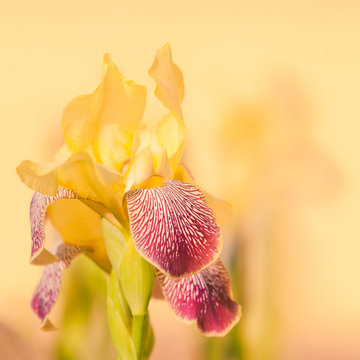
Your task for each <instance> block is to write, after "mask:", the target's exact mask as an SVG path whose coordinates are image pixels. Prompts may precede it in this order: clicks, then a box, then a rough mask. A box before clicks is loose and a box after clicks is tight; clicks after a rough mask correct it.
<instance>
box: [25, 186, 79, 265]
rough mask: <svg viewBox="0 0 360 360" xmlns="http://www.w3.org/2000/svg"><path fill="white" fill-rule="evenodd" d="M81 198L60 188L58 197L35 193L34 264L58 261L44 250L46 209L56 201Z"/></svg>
mask: <svg viewBox="0 0 360 360" xmlns="http://www.w3.org/2000/svg"><path fill="white" fill-rule="evenodd" d="M78 198H79V196H78V195H77V194H75V193H74V192H73V191H71V190H68V189H64V188H62V187H59V189H58V192H57V193H56V195H44V194H41V193H39V192H35V193H34V196H33V198H32V200H31V204H30V223H31V239H32V246H31V259H30V262H31V263H32V264H35V265H38V264H41V265H45V264H49V263H53V262H55V261H56V260H57V257H56V256H55V255H52V254H51V253H50V252H48V251H47V250H45V249H44V247H43V246H44V242H45V222H46V209H47V207H48V206H49V205H50V204H51V203H53V202H54V201H57V200H60V199H78Z"/></svg>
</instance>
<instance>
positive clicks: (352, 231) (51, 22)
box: [0, 0, 360, 360]
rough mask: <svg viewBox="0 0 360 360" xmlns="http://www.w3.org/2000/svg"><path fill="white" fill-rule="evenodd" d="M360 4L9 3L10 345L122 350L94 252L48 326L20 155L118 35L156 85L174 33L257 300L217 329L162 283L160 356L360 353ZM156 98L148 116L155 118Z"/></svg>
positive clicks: (195, 152)
mask: <svg viewBox="0 0 360 360" xmlns="http://www.w3.org/2000/svg"><path fill="white" fill-rule="evenodd" d="M359 11H360V5H359V4H357V3H356V2H354V1H343V2H341V3H340V2H330V3H329V2H324V1H320V0H316V1H311V2H310V1H302V2H300V1H295V2H287V1H280V0H277V1H272V2H267V1H264V0H259V1H247V0H245V1H230V0H228V1H222V2H220V1H212V2H209V1H202V0H200V1H197V2H195V3H194V2H191V1H182V2H181V3H174V2H167V1H160V0H156V1H152V2H148V1H143V0H142V1H134V2H123V1H110V0H109V1H107V0H105V1H101V2H100V1H98V0H93V1H85V0H78V1H75V2H74V1H71V2H70V1H68V0H64V1H52V2H46V1H41V0H34V1H31V2H28V1H25V0H15V1H12V2H10V1H9V2H6V3H3V4H2V6H1V12H0V34H1V37H2V41H1V43H2V54H3V56H2V58H1V60H0V62H1V66H0V75H1V79H2V86H1V87H0V99H1V100H0V105H1V106H0V115H1V119H2V123H1V124H2V131H1V141H0V147H1V149H0V150H1V154H2V161H3V166H4V167H3V171H2V178H1V184H2V189H3V194H2V200H3V202H2V203H3V206H2V210H1V219H2V238H3V240H2V247H1V252H0V272H1V277H0V359H1V360H2V359H6V360H8V359H11V360H13V359H24V358H25V359H56V358H59V359H69V358H71V357H70V355H69V347H70V348H72V351H73V352H72V356H74V358H76V359H90V357H89V356H90V355H89V354H91V356H93V358H94V359H97V358H99V356H97V355H96V354H102V357H104V358H109V359H111V358H112V356H113V355H114V353H113V349H112V348H111V346H110V344H109V343H108V341H109V339H108V336H107V333H106V331H107V330H106V323H104V321H105V318H106V317H105V306H104V305H103V303H104V298H98V297H96V295H95V294H98V293H101V292H102V291H99V290H98V288H101V287H104V286H105V280H104V279H103V278H102V275H101V273H98V271H97V269H96V268H93V267H92V266H93V265H91V264H89V262H88V261H87V260H86V259H81V258H79V259H78V260H75V261H74V265H75V267H74V269H72V268H73V267H72V268H71V269H68V270H67V271H66V272H67V274H66V276H68V277H69V278H70V279H71V281H66V282H67V283H68V284H69V286H68V289H67V291H66V292H64V294H63V296H62V299H61V304H59V305H60V306H59V307H58V308H59V309H58V311H59V312H61V315H62V316H63V314H65V318H64V320H63V322H62V321H60V318H61V317H62V316H61V317H60V316H59V320H58V321H57V322H56V319H54V322H55V323H56V324H57V325H58V327H59V328H61V329H62V331H61V332H55V333H43V332H41V331H39V329H38V322H37V321H36V319H35V318H34V317H33V315H32V314H31V311H30V308H29V301H30V299H31V296H32V291H33V289H34V288H35V286H36V284H37V282H38V280H39V278H40V275H41V268H37V267H33V266H30V265H29V264H28V259H29V253H30V225H29V221H28V220H27V219H28V204H29V202H30V199H31V196H32V192H31V191H29V190H28V189H27V188H25V187H24V186H23V185H22V184H21V183H20V181H19V180H18V178H17V176H16V173H15V167H16V165H17V164H18V163H19V162H20V161H21V160H22V159H23V158H29V159H38V160H39V161H40V160H44V161H45V160H49V159H51V158H52V157H53V155H54V152H55V151H56V149H57V148H58V146H59V145H60V143H61V132H60V125H59V124H60V118H61V112H62V109H63V107H64V105H65V104H66V103H67V102H68V101H69V100H70V99H72V98H73V97H74V96H75V95H77V94H80V93H88V92H89V89H93V88H94V87H95V86H96V84H97V83H98V81H99V76H98V69H99V66H100V64H101V61H102V56H103V54H104V53H105V52H109V53H111V54H112V57H113V58H114V59H116V62H117V64H118V65H119V68H120V70H121V71H122V72H123V73H124V74H126V75H127V76H128V77H129V78H131V79H134V80H135V81H136V82H138V83H140V84H144V85H146V86H147V87H148V88H149V89H153V88H154V86H153V83H152V81H151V79H150V78H149V77H145V76H144V73H145V71H146V69H147V68H148V64H150V63H151V61H152V58H153V54H154V50H155V49H158V48H159V47H160V46H161V45H162V44H163V43H165V42H166V41H169V42H171V44H172V49H173V54H174V58H176V62H177V64H178V65H179V66H180V67H181V69H182V71H183V73H184V79H185V100H184V108H183V110H184V118H185V122H186V126H187V129H188V131H187V137H188V139H187V144H186V163H187V164H188V165H189V167H190V168H191V170H192V172H193V175H194V177H195V179H196V182H197V184H198V185H199V186H200V187H203V188H206V189H207V190H208V191H209V192H210V193H212V194H214V195H216V196H217V197H219V198H224V199H226V200H228V201H229V202H230V203H232V205H233V213H232V217H231V220H230V221H229V222H228V223H227V225H226V228H225V241H224V254H223V260H224V262H225V263H226V266H227V267H228V269H230V268H231V269H232V271H231V274H230V275H231V278H232V284H233V286H234V288H235V289H234V292H235V298H236V299H237V300H239V302H240V303H241V304H242V307H243V314H244V315H243V318H242V320H241V321H240V323H239V324H238V325H237V326H236V327H235V328H234V330H233V331H232V332H231V333H230V335H229V336H228V337H226V338H223V339H204V338H202V337H201V336H200V335H198V334H197V333H196V330H195V329H193V328H192V327H189V326H187V325H185V324H180V323H178V321H177V320H176V319H175V317H174V316H173V315H172V313H171V311H170V309H169V308H168V305H167V304H166V303H165V302H163V301H162V300H154V299H153V300H152V301H151V304H150V311H151V313H150V315H151V316H152V318H153V319H154V321H153V325H154V331H155V334H156V337H157V340H156V345H155V348H154V353H153V358H154V359H159V360H162V359H169V358H171V359H173V360H176V359H189V360H198V359H244V360H245V359H249V360H268V359H269V360H271V359H276V360H298V359H299V360H300V359H309V360H315V359H316V360H317V359H326V360H332V359H334V360H335V359H345V360H355V359H359V358H360V346H359V344H358V334H359V329H360V307H359V303H360V289H359V285H358V274H359V271H360V263H359V260H358V259H359V252H360V245H359V241H358V239H359V235H360V230H359V227H358V226H357V223H358V221H357V217H358V213H359V210H358V208H359V205H358V204H359V200H360V199H359V197H360V186H359V184H360V169H359V166H358V159H359V158H360V146H359V145H358V132H359V124H358V119H359V115H360V110H359V107H358V94H359V93H360V91H359V90H360V89H359V87H360V85H359V84H360V72H359V70H358V64H359V63H360V45H359V43H358V41H357V35H358V34H359V31H360V25H359V22H358V16H359ZM89 74H90V76H89ZM150 98H151V97H150V96H149V97H148V99H149V100H148V101H149V104H148V106H147V110H146V113H145V116H149V117H154V118H159V116H160V115H161V111H162V109H161V106H160V105H159V104H157V103H156V101H154V102H151V100H150ZM44 139H47V140H44ZM48 234H49V235H50V236H51V235H53V237H54V239H56V236H57V235H56V234H55V231H54V230H53V229H51V228H49V229H48ZM89 268H90V269H89ZM84 273H86V274H88V278H87V279H86V277H84V275H83V274H84ZM79 279H80V280H79ZM84 279H86V281H84ZM64 283H65V282H64ZM77 294H78V295H77ZM80 299H83V300H81V304H83V306H80V309H81V310H79V308H78V307H79V302H78V301H80ZM75 300H76V301H75ZM61 305H63V306H61ZM82 312H83V313H82ZM73 313H76V314H78V316H77V317H76V321H75V320H71V321H68V320H67V319H68V318H71V319H74V316H73V315H71V314H73ZM99 329H103V331H101V333H100V334H99ZM74 334H77V335H74ZM173 334H177V335H176V337H175V336H173ZM102 336H103V338H102ZM71 338H72V339H74V338H76V339H77V341H76V342H75V341H74V342H70V340H69V339H71ZM95 339H96V341H95ZM84 344H88V346H85V347H84ZM89 344H90V345H89ZM74 354H75V355H74Z"/></svg>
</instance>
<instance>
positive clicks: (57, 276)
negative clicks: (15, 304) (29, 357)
mask: <svg viewBox="0 0 360 360" xmlns="http://www.w3.org/2000/svg"><path fill="white" fill-rule="evenodd" d="M90 250H91V249H89V248H86V247H80V246H72V245H65V244H60V245H59V246H58V247H57V250H56V256H57V258H58V259H59V260H58V261H57V262H55V263H53V264H50V265H47V266H45V267H44V270H43V274H42V277H41V280H40V283H39V285H38V286H37V288H36V290H35V293H34V296H33V298H32V300H31V308H32V310H33V311H34V313H35V314H36V316H37V317H38V318H39V319H40V320H41V322H42V323H43V324H46V323H49V322H46V319H47V317H48V315H49V313H50V311H51V310H52V308H53V307H54V305H55V302H56V300H57V298H58V296H59V292H60V287H61V283H62V272H63V270H64V269H65V268H67V267H68V266H69V265H70V264H71V261H72V260H73V259H74V258H75V257H76V256H77V255H79V254H80V253H82V252H84V251H90Z"/></svg>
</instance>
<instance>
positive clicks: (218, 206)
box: [174, 164, 232, 226]
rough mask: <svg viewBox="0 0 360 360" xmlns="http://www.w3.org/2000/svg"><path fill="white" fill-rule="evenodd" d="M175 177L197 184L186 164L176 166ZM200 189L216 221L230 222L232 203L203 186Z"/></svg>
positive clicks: (221, 223) (220, 223)
mask: <svg viewBox="0 0 360 360" xmlns="http://www.w3.org/2000/svg"><path fill="white" fill-rule="evenodd" d="M174 179H175V180H179V181H182V182H185V183H189V184H193V185H195V180H194V177H193V176H192V174H191V172H190V170H189V169H188V168H187V166H186V165H184V164H180V165H179V166H178V167H177V168H176V172H175V175H174ZM200 189H201V192H202V193H203V194H204V196H205V200H206V203H207V205H208V206H209V207H210V208H211V210H212V211H213V212H214V214H215V218H216V222H217V223H218V224H219V225H220V226H224V225H226V224H227V223H228V222H229V220H230V219H231V215H232V207H231V205H230V204H229V203H228V202H227V201H225V200H222V199H219V198H217V197H215V196H213V195H211V194H209V193H208V192H206V191H205V190H204V189H202V188H200Z"/></svg>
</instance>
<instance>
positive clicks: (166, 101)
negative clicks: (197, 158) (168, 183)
mask: <svg viewBox="0 0 360 360" xmlns="http://www.w3.org/2000/svg"><path fill="white" fill-rule="evenodd" d="M149 75H150V76H151V77H152V78H153V79H154V80H155V81H156V89H155V95H156V96H157V97H158V99H159V100H160V101H161V102H162V104H163V105H164V106H165V107H166V108H167V109H169V110H170V114H167V115H166V116H165V117H164V119H163V120H161V121H160V122H159V123H158V129H157V137H158V141H159V143H160V145H161V146H162V147H163V148H165V149H166V151H167V155H168V158H169V162H170V169H171V176H173V175H174V172H175V169H176V166H177V165H178V163H179V161H180V159H181V156H182V152H183V145H184V139H185V125H184V120H183V114H182V109H181V103H182V101H183V99H184V80H183V75H182V73H181V70H180V69H179V68H178V66H177V65H176V64H175V63H174V62H173V60H172V54H171V48H170V45H169V44H166V45H164V46H163V47H162V48H161V49H160V50H159V51H158V52H157V53H156V56H155V60H154V63H153V65H152V66H151V68H150V69H149Z"/></svg>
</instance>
